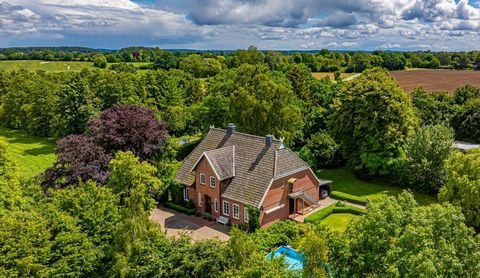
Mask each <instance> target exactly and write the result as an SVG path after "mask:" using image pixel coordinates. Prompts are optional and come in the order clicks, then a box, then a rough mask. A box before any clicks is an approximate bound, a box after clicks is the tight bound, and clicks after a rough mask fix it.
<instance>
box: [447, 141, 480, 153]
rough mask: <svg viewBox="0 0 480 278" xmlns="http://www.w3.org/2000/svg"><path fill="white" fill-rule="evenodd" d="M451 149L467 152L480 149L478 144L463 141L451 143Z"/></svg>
mask: <svg viewBox="0 0 480 278" xmlns="http://www.w3.org/2000/svg"><path fill="white" fill-rule="evenodd" d="M453 147H454V148H455V149H457V150H461V151H468V150H473V149H476V148H480V144H474V143H468V142H463V141H455V142H453Z"/></svg>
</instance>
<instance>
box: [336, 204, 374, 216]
mask: <svg viewBox="0 0 480 278" xmlns="http://www.w3.org/2000/svg"><path fill="white" fill-rule="evenodd" d="M332 213H351V214H355V215H364V214H366V213H367V211H366V210H364V209H361V208H355V207H351V206H345V207H334V208H333V211H332Z"/></svg>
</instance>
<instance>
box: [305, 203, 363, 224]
mask: <svg viewBox="0 0 480 278" xmlns="http://www.w3.org/2000/svg"><path fill="white" fill-rule="evenodd" d="M332 213H351V214H354V215H364V214H366V213H367V210H365V209H361V208H355V207H352V206H348V205H345V203H343V202H337V203H335V204H331V205H329V206H328V207H326V208H324V209H322V210H319V211H317V212H315V213H314V214H312V215H310V216H308V217H307V218H305V220H304V222H305V223H316V222H319V221H321V220H323V219H325V218H327V217H328V216H329V215H331V214H332Z"/></svg>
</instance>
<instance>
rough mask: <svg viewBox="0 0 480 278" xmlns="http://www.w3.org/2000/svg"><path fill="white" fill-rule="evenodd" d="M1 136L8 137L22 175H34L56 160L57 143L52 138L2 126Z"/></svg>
mask: <svg viewBox="0 0 480 278" xmlns="http://www.w3.org/2000/svg"><path fill="white" fill-rule="evenodd" d="M0 137H3V138H5V139H6V141H7V143H8V145H9V151H10V153H11V154H12V156H13V158H14V159H15V162H16V164H17V167H18V171H19V173H20V175H21V176H22V177H25V178H31V177H34V176H36V175H38V174H40V173H42V172H43V171H45V170H46V169H47V168H48V167H50V166H52V165H53V163H54V161H55V154H54V148H55V143H54V141H53V140H51V139H44V138H39V137H32V136H27V135H25V134H24V133H23V132H20V131H16V130H10V129H6V128H3V127H0Z"/></svg>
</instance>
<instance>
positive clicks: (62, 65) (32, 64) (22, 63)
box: [0, 60, 93, 71]
mask: <svg viewBox="0 0 480 278" xmlns="http://www.w3.org/2000/svg"><path fill="white" fill-rule="evenodd" d="M84 68H93V63H91V62H65V61H39V60H14V61H0V70H2V69H3V70H19V69H25V70H32V71H35V70H44V71H80V70H82V69H84Z"/></svg>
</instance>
